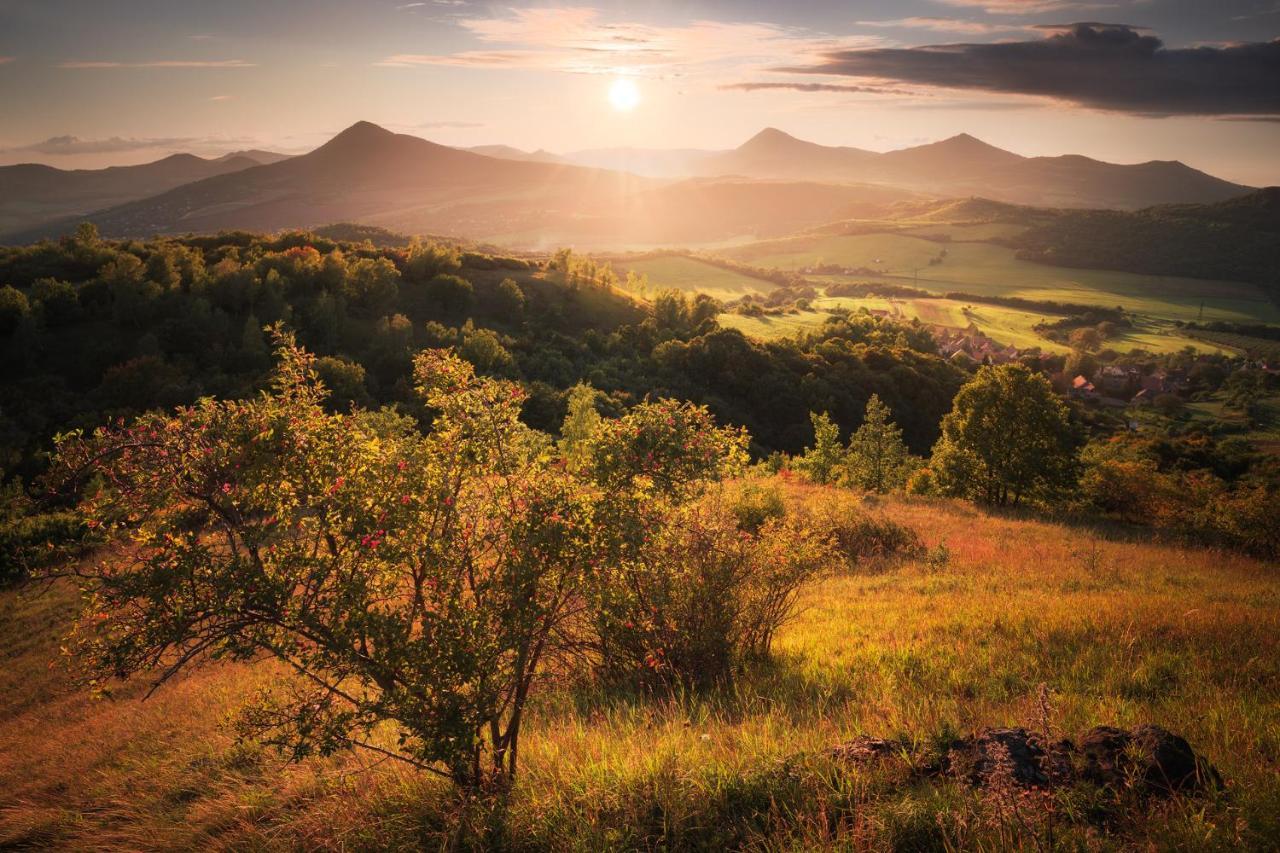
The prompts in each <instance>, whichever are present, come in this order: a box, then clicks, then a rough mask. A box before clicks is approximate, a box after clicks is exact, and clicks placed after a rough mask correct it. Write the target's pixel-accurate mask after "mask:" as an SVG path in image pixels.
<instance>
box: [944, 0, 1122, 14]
mask: <svg viewBox="0 0 1280 853" xmlns="http://www.w3.org/2000/svg"><path fill="white" fill-rule="evenodd" d="M933 2H935V3H941V4H943V5H944V6H958V7H960V8H964V9H981V10H982V11H984V12H986V13H988V14H991V15H1040V14H1044V13H1045V12H1066V11H1069V10H1072V9H1098V8H1105V7H1108V6H1114V5H1116V4H1115V3H1114V2H1111V3H1102V2H1082V1H1081V0H933Z"/></svg>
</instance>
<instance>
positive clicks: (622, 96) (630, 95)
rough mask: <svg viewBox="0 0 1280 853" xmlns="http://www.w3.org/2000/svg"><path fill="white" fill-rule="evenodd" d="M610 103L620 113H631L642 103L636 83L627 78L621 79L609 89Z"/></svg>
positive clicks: (615, 81)
mask: <svg viewBox="0 0 1280 853" xmlns="http://www.w3.org/2000/svg"><path fill="white" fill-rule="evenodd" d="M609 103H610V104H612V105H613V108H614V109H615V110H617V111H618V112H620V113H626V112H630V111H631V110H634V109H635V108H636V105H637V104H639V103H640V89H639V87H637V86H636V82H635V81H634V80H631V79H629V78H627V77H619V78H618V79H617V80H614V81H613V85H612V86H610V87H609Z"/></svg>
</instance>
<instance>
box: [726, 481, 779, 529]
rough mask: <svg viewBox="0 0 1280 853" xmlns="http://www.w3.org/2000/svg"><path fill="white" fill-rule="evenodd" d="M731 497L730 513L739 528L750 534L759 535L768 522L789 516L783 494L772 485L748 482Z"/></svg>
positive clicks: (740, 486)
mask: <svg viewBox="0 0 1280 853" xmlns="http://www.w3.org/2000/svg"><path fill="white" fill-rule="evenodd" d="M731 497H732V502H731V504H730V511H731V512H732V513H733V515H734V517H735V518H736V519H737V521H738V527H739V528H741V529H742V530H745V531H747V532H748V533H753V534H755V533H759V532H760V528H761V527H763V526H764V525H765V523H766V522H768V521H770V520H771V519H778V518H782V517H783V516H785V515H786V514H787V506H786V504H785V503H784V502H783V500H782V493H781V492H780V491H778V489H777V487H776V486H773V485H770V484H765V483H757V482H753V481H750V480H748V481H745V482H743V483H742V484H740V485H739V486H738V488H737V490H736V492H735V493H734V494H733V495H732V496H731Z"/></svg>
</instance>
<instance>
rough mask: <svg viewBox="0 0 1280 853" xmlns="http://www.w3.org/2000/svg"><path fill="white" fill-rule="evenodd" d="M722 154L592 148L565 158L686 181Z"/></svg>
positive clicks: (605, 167)
mask: <svg viewBox="0 0 1280 853" xmlns="http://www.w3.org/2000/svg"><path fill="white" fill-rule="evenodd" d="M721 153H723V152H720V151H707V150H703V149H700V148H592V149H588V150H585V151H574V152H571V153H569V154H566V155H564V158H565V160H566V161H567V162H570V163H576V164H577V165H579V166H590V167H591V168H595V169H613V170H614V171H617V172H630V173H632V174H633V175H643V176H645V177H649V178H687V177H690V176H691V175H699V174H702V172H703V168H702V164H703V162H704V161H706V160H707V159H708V158H710V157H713V156H715V155H717V154H721Z"/></svg>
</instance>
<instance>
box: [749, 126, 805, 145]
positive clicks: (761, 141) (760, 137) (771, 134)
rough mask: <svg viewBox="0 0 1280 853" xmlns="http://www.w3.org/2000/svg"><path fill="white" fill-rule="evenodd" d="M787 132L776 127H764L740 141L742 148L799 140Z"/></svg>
mask: <svg viewBox="0 0 1280 853" xmlns="http://www.w3.org/2000/svg"><path fill="white" fill-rule="evenodd" d="M799 141H800V140H798V139H796V138H795V137H794V136H792V135H791V134H789V133H786V132H785V131H781V130H778V129H777V128H776V127H766V128H765V129H764V130H762V131H760V132H759V133H757V134H756V135H755V136H753V137H751V138H750V139H748V140H747V141H746V142H744V143H742V145H741V147H742V148H757V147H759V146H762V145H779V144H783V143H788V142H799Z"/></svg>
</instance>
